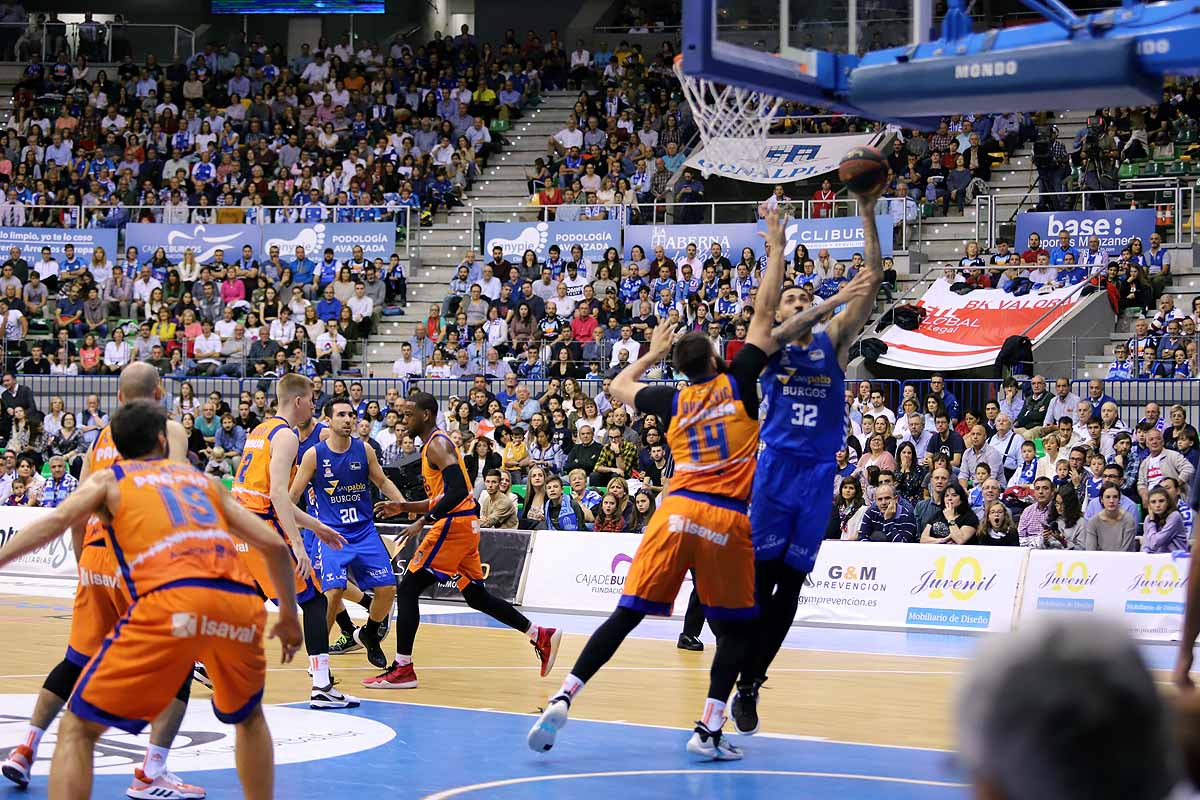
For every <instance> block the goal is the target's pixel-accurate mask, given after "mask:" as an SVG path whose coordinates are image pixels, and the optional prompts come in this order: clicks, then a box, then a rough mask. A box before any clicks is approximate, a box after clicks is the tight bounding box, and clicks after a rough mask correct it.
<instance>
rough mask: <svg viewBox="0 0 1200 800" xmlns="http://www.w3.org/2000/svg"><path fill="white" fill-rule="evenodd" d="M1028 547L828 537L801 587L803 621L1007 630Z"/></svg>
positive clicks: (799, 615) (800, 619) (798, 615)
mask: <svg viewBox="0 0 1200 800" xmlns="http://www.w3.org/2000/svg"><path fill="white" fill-rule="evenodd" d="M1024 561H1025V551H1024V550H1023V549H1018V548H1015V547H1013V548H1002V547H949V548H945V547H919V546H914V545H911V544H890V543H881V542H871V543H867V542H842V541H829V542H825V543H824V544H822V545H821V552H820V555H819V556H818V557H817V564H816V567H815V568H814V569H813V571H812V573H810V574H809V576H808V578H807V579H806V580H805V584H804V591H802V592H801V593H800V607H799V610H798V611H797V613H796V621H797V622H807V623H837V624H850V625H868V626H872V627H882V628H941V629H949V630H973V631H1007V630H1009V629H1011V628H1012V626H1013V619H1014V612H1015V601H1016V596H1017V586H1018V583H1019V582H1020V579H1021V567H1022V565H1023V563H1024Z"/></svg>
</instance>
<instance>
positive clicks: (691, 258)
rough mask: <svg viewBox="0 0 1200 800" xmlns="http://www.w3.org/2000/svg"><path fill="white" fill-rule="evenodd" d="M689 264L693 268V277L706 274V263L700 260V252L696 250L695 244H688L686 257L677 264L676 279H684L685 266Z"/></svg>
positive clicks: (685, 251)
mask: <svg viewBox="0 0 1200 800" xmlns="http://www.w3.org/2000/svg"><path fill="white" fill-rule="evenodd" d="M684 264H687V265H688V266H689V267H691V268H692V274H693V275H703V274H704V261H703V260H702V259H701V258H700V252H699V250H698V249H697V248H696V244H695V242H688V243H687V247H685V248H684V256H683V258H681V259H679V261H677V262H675V276H674V277H675V279H676V280H678V279H679V278H682V277H683V265H684Z"/></svg>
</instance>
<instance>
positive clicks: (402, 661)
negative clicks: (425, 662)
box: [395, 653, 412, 667]
mask: <svg viewBox="0 0 1200 800" xmlns="http://www.w3.org/2000/svg"><path fill="white" fill-rule="evenodd" d="M395 663H396V665H397V666H401V667H407V666H408V665H409V664H411V663H412V656H406V655H404V654H403V653H396V661H395Z"/></svg>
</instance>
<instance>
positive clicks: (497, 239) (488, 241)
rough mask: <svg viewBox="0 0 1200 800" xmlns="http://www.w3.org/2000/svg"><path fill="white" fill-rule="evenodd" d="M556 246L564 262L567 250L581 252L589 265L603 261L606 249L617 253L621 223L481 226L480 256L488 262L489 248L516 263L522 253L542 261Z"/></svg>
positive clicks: (611, 221)
mask: <svg viewBox="0 0 1200 800" xmlns="http://www.w3.org/2000/svg"><path fill="white" fill-rule="evenodd" d="M554 244H556V245H558V249H559V251H560V252H561V253H562V257H563V258H564V259H569V258H570V257H571V247H572V246H573V245H579V246H580V247H581V248H583V256H584V258H586V259H588V260H589V261H591V262H592V263H598V262H600V261H602V260H604V251H605V250H607V249H608V248H610V247H615V248H617V251H618V252H620V250H621V223H620V222H618V221H617V220H589V221H586V222H485V223H484V224H483V256H484V258H490V257H491V255H492V248H493V247H499V248H500V249H501V250H503V251H504V257H505V258H506V259H508V260H509V261H511V262H513V263H514V264H516V263H520V261H521V257H522V256H523V255H524V254H525V251H526V250H532V251H533V252H534V253H536V254H537V258H538V261H545V260H546V256H547V254H548V253H549V252H550V245H554Z"/></svg>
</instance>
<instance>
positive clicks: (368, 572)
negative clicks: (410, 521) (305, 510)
mask: <svg viewBox="0 0 1200 800" xmlns="http://www.w3.org/2000/svg"><path fill="white" fill-rule="evenodd" d="M326 415H327V416H328V418H329V436H328V438H326V439H325V440H324V441H322V442H318V444H316V445H315V446H313V447H311V448H309V450H308V451H307V452H306V453H305V454H304V457H303V458H302V459H301V460H300V467H299V469H298V471H297V472H296V477H295V479H294V480H293V481H292V487H291V495H292V500H293V501H298V500H299V499H300V497H301V496H302V495H304V494H305V493H306V492H307V494H308V504H309V508H310V513H312V514H314V515H315V516H316V517H317V519H319V520H321V521H322V522H324V523H326V524H327V525H329V526H330V527H331V528H333V529H334V530H336V531H337V532H338V533H340V534H341V535H342V537H343V538H344V539H345V540H346V545H345V547H343V548H342V549H341V550H334V549H332V548H328V547H324V546H322V545H320V544H318V546H317V547H318V550H317V557H316V558H314V559H313V570H314V572H316V573H317V575H318V576H319V577H320V580H321V588H322V589H323V590H324V591H325V596H326V597H327V598H328V600H329V609H330V612H329V619H328V624H329V625H330V626H332V625H333V622H334V616H335V614H336V611H335V609H338V608H341V603H342V596H343V595H344V594H345V592H346V589H347V586H348V573H349V572H352V573H353V575H354V582H355V583H356V584H357V585H358V588H359V589H362V590H364V591H366V590H369V589H374V590H375V591H374V599H373V600H372V601H371V606H370V608H369V609H368V613H369V615H370V618H369V619H368V620H367V624H366V625H364V626H363V627H362V629H361V630H360V631H359V632H358V640H359V642H360V643H361V644H362V645H363V647H365V648H366V650H367V660H368V661H370V662H371V663H372V664H374V665H375V666H377V667H380V668H383V667H386V666H387V665H388V659H387V656H385V655H384V654H383V649H382V648H381V647H380V646H379V642H380V640H381V639H382V638H383V633H384V623H385V621H386V620H387V618H388V617H389V616H390V615H391V613H392V605H393V603H394V602H395V600H396V576H395V575H394V574H393V573H392V559H391V556H390V555H389V553H388V550H387V547H385V546H384V544H383V540H382V539H380V538H379V533H378V532H376V530H375V521H374V520H375V513H374V503H373V501H372V498H371V487H370V484H371V483H373V484H375V485H376V486H378V487H379V490H380V491H381V492H382V493H383V495H384V496H385V497H387V498H388V499H390V500H399V501H401V502H403V500H404V495H402V494H401V493H400V490H399V489H397V488H396V485H395V484H394V483H392V482H391V480H389V479H388V477H387V475H385V474H384V472H383V467H381V466H380V465H379V460H378V459H377V458H376V457H375V450H374V448H371V447H368V446H366V445H364V444H363V442H362V440H360V439H354V438H351V434H352V433H353V431H354V427H355V424H356V423H357V422H358V415H357V414H355V413H354V406H353V405H351V403H350V401H349V400H347V399H345V398H340V399H336V400H331V401H330V402H329V405H328V406H327V407H326Z"/></svg>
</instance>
